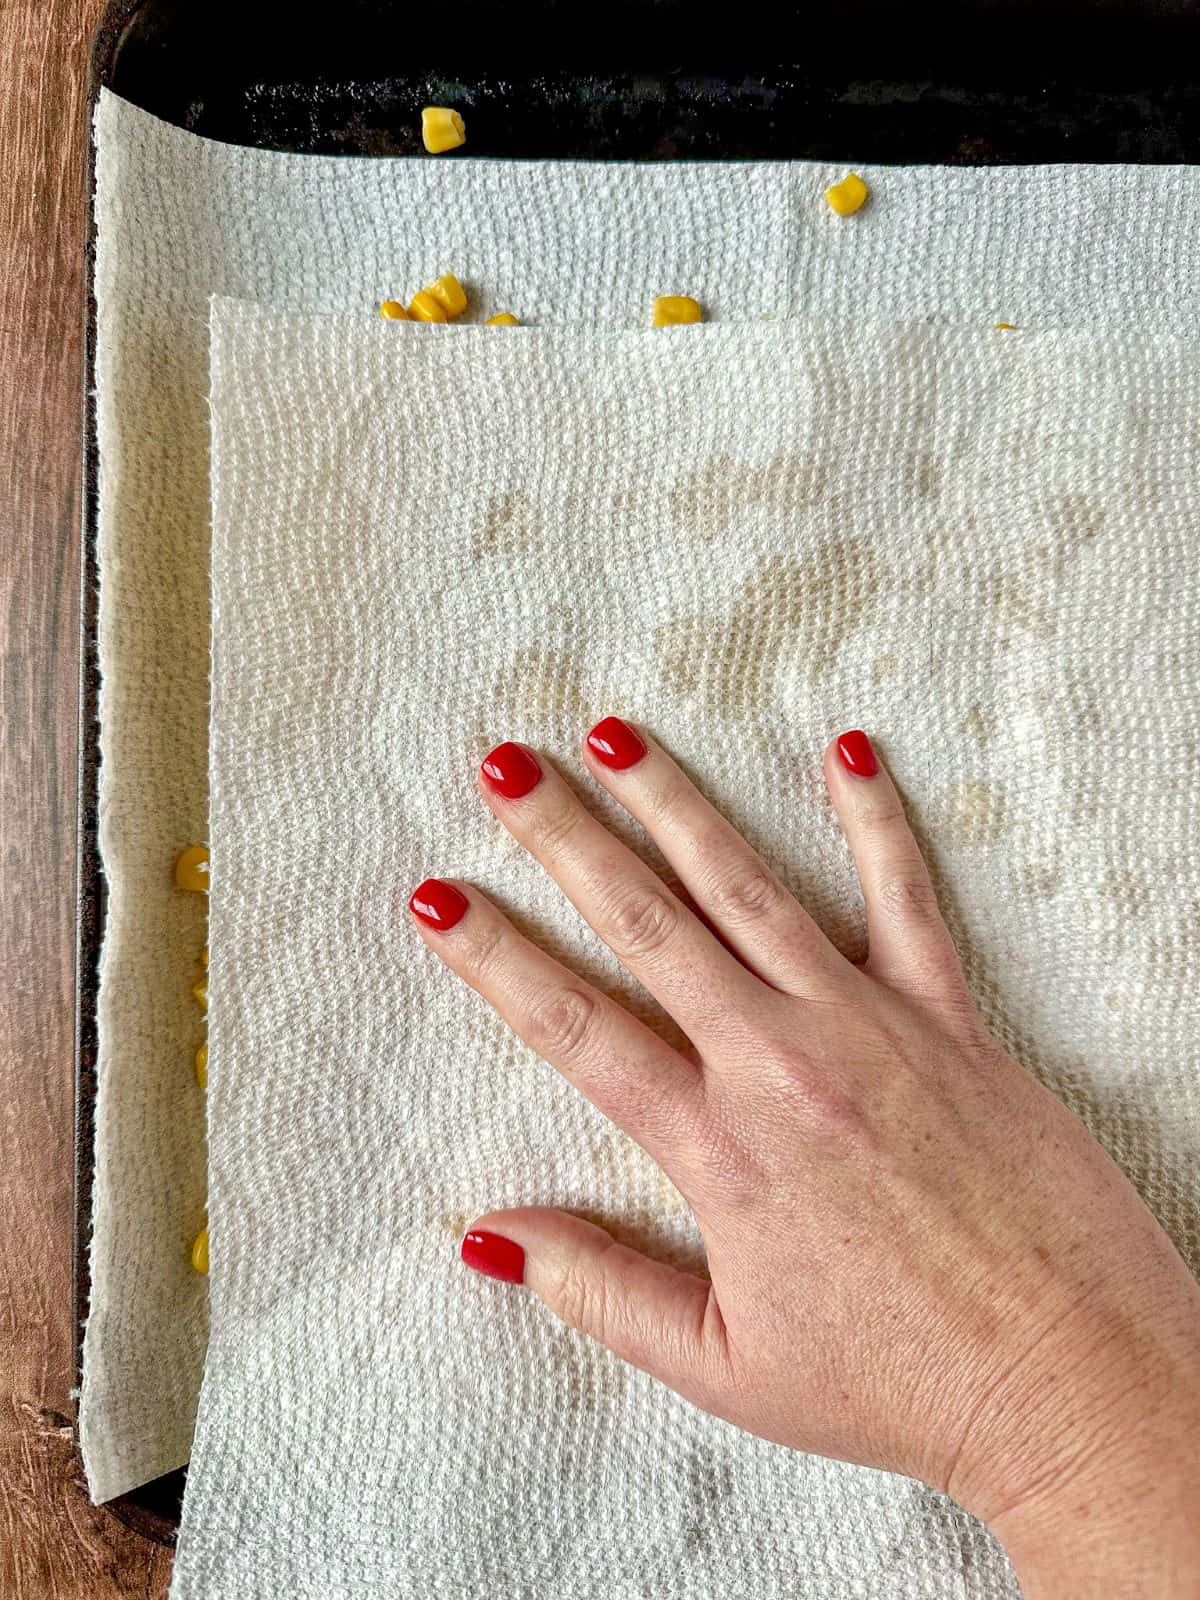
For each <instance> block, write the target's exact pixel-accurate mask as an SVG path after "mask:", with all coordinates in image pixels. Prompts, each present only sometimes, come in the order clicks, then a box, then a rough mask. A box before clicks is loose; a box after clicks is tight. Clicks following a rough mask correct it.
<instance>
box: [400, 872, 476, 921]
mask: <svg viewBox="0 0 1200 1600" xmlns="http://www.w3.org/2000/svg"><path fill="white" fill-rule="evenodd" d="M470 903H471V902H470V901H469V900H468V899H467V897H466V895H465V894H463V892H462V890H461V889H456V888H455V887H454V885H453V884H452V883H443V882H442V880H441V879H440V878H426V879H425V882H424V883H421V884H418V885H417V887H416V888H415V889H414V890H413V892H412V894H411V895H410V896H409V900H408V908H409V910H410V911H415V912H416V914H417V916H419V917H420V919H421V921H422V922H427V923H428V924H429V926H430V927H431V928H437V929H438V930H439V931H440V932H442V933H445V931H446V929H447V928H452V927H453V926H454V924H455V923H456V922H461V921H462V919H463V918H464V917H465V916H466V914H467V907H468V906H469V905H470Z"/></svg>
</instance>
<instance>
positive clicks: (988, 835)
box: [936, 782, 1008, 844]
mask: <svg viewBox="0 0 1200 1600" xmlns="http://www.w3.org/2000/svg"><path fill="white" fill-rule="evenodd" d="M940 809H941V820H940V824H939V825H938V827H937V830H936V831H937V835H938V837H939V838H944V839H946V840H948V841H949V842H950V843H952V844H994V843H995V842H996V840H997V839H1000V838H1003V836H1004V834H1005V833H1006V832H1007V831H1008V803H1007V801H1006V799H1005V796H1004V791H1003V790H1002V789H1000V788H998V787H997V786H996V785H994V784H991V783H978V782H975V783H956V784H953V785H952V786H951V787H950V788H949V789H947V790H946V791H945V794H944V797H943V804H942V806H941V808H940Z"/></svg>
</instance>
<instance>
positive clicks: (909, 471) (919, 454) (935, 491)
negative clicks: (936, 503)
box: [904, 450, 945, 500]
mask: <svg viewBox="0 0 1200 1600" xmlns="http://www.w3.org/2000/svg"><path fill="white" fill-rule="evenodd" d="M944 477H945V468H944V467H943V465H942V463H941V462H940V461H939V460H938V458H937V457H936V456H935V455H934V454H933V452H932V451H931V450H918V451H916V452H915V453H914V454H913V455H911V456H909V458H908V460H907V462H906V471H905V474H904V487H905V488H906V489H907V491H908V492H909V493H910V494H912V495H914V496H915V497H916V498H917V499H918V500H936V498H937V497H938V495H939V494H941V492H942V480H943V478H944Z"/></svg>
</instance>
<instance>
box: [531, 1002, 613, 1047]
mask: <svg viewBox="0 0 1200 1600" xmlns="http://www.w3.org/2000/svg"><path fill="white" fill-rule="evenodd" d="M598 1013H599V1006H598V1005H597V1003H596V999H595V997H594V996H593V995H590V994H585V993H584V992H583V990H581V989H558V990H555V991H554V992H553V993H551V994H549V995H547V996H545V997H544V998H543V999H542V1000H541V1001H540V1002H539V1003H538V1004H537V1005H535V1006H534V1008H533V1011H532V1013H531V1015H530V1019H529V1033H528V1038H529V1043H530V1044H531V1045H532V1046H533V1048H534V1049H535V1050H536V1051H537V1052H538V1054H539V1055H543V1056H545V1057H547V1059H557V1060H559V1061H564V1060H570V1059H572V1058H574V1057H576V1056H579V1055H582V1054H583V1053H584V1052H585V1050H586V1049H587V1047H588V1046H589V1045H590V1043H591V1041H592V1039H593V1038H594V1036H595V1032H596V1026H597V1022H598Z"/></svg>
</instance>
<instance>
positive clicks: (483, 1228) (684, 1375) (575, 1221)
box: [462, 1206, 729, 1409]
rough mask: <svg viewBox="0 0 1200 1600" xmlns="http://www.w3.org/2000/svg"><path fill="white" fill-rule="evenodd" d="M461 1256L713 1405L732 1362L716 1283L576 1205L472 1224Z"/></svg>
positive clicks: (531, 1209) (497, 1214) (504, 1214)
mask: <svg viewBox="0 0 1200 1600" xmlns="http://www.w3.org/2000/svg"><path fill="white" fill-rule="evenodd" d="M462 1259H463V1261H464V1262H465V1263H466V1264H467V1266H469V1267H473V1268H474V1269H475V1271H476V1272H482V1273H485V1274H486V1275H487V1276H488V1277H491V1278H500V1279H502V1280H503V1281H504V1282H506V1283H524V1284H526V1285H527V1286H528V1287H529V1288H530V1289H532V1290H533V1292H534V1294H536V1295H537V1297H538V1299H539V1300H541V1301H542V1302H543V1303H544V1304H545V1305H547V1306H549V1308H550V1310H551V1311H553V1312H554V1314H555V1316H557V1317H561V1318H562V1320H563V1321H564V1322H565V1323H567V1324H568V1325H569V1326H570V1327H572V1328H578V1329H579V1331H580V1332H581V1333H586V1334H587V1335H588V1336H589V1337H590V1338H592V1339H596V1340H598V1341H599V1343H601V1344H604V1345H607V1346H608V1348H609V1349H610V1350H611V1351H613V1353H614V1354H615V1355H618V1356H620V1357H621V1358H622V1360H624V1361H631V1362H632V1363H633V1365H634V1366H635V1367H641V1369H642V1370H643V1372H648V1373H650V1375H651V1376H652V1377H655V1378H659V1379H661V1380H662V1382H663V1383H666V1384H668V1385H669V1386H670V1387H671V1388H672V1389H675V1390H678V1392H679V1393H680V1394H682V1395H684V1396H685V1397H686V1398H687V1399H689V1400H693V1401H695V1403H696V1404H697V1405H701V1406H705V1407H706V1408H707V1409H715V1404H716V1398H717V1395H718V1394H719V1393H720V1391H721V1389H722V1388H723V1387H724V1384H723V1382H722V1380H723V1378H724V1376H725V1373H726V1369H727V1366H728V1356H729V1352H728V1346H727V1340H726V1333H725V1323H724V1320H723V1318H722V1316H721V1309H720V1306H719V1305H718V1304H717V1297H716V1294H715V1292H714V1290H713V1287H712V1284H711V1283H709V1282H707V1281H706V1280H705V1279H704V1278H699V1277H696V1276H695V1275H694V1274H693V1273H690V1272H680V1271H679V1270H678V1269H677V1268H675V1267H669V1266H667V1265H666V1263H665V1262H662V1261H652V1260H651V1259H650V1257H649V1256H644V1255H642V1254H641V1252H640V1251H638V1250H631V1249H629V1247H628V1246H627V1245H623V1244H618V1243H617V1241H616V1240H615V1239H614V1238H613V1237H612V1235H611V1234H608V1233H606V1232H605V1231H604V1229H603V1228H598V1227H597V1226H596V1225H595V1223H593V1222H585V1221H584V1220H583V1218H582V1217H575V1216H572V1215H571V1214H570V1212H567V1211H555V1210H552V1209H550V1208H549V1207H545V1206H526V1207H523V1208H521V1209H519V1210H515V1211H492V1212H489V1213H488V1214H487V1216H483V1217H480V1218H479V1219H478V1221H476V1222H474V1223H472V1225H471V1227H470V1228H469V1229H468V1230H467V1233H466V1235H465V1237H464V1238H463V1242H462Z"/></svg>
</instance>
